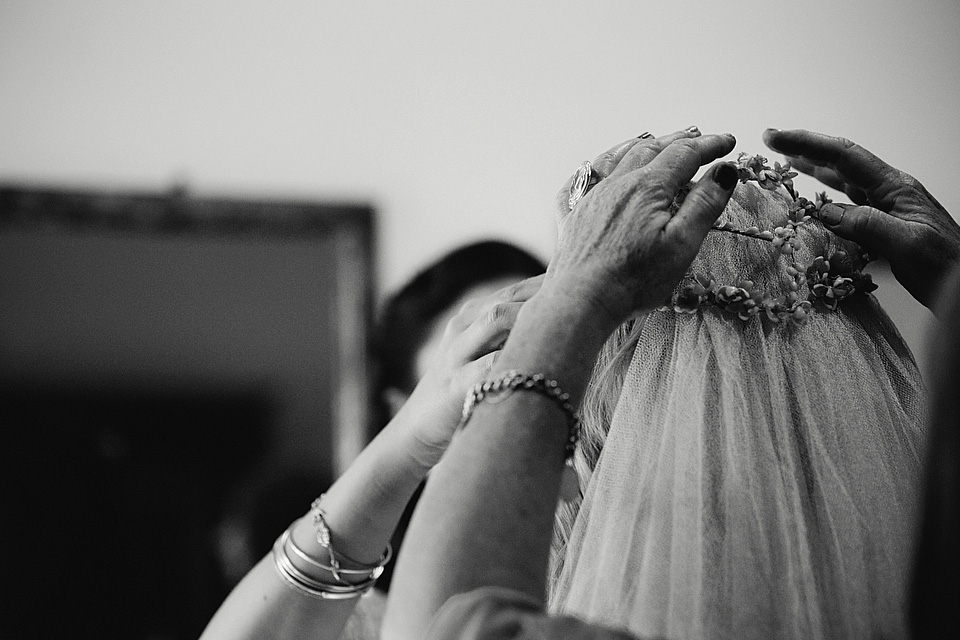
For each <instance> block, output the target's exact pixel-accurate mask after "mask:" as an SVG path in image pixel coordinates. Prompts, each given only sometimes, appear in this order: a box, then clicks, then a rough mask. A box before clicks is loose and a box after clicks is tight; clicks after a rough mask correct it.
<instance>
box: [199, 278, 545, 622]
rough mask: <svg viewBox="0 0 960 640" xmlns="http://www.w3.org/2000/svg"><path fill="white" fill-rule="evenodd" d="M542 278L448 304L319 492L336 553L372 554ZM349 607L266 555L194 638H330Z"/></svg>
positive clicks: (301, 529)
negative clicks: (403, 384) (406, 391)
mask: <svg viewBox="0 0 960 640" xmlns="http://www.w3.org/2000/svg"><path fill="white" fill-rule="evenodd" d="M542 280H543V276H538V277H535V278H530V279H528V280H524V281H522V282H519V283H512V284H510V285H509V286H506V287H503V288H501V289H499V290H498V291H496V292H494V293H489V292H488V293H487V295H485V296H482V297H480V298H476V299H471V300H470V301H468V302H466V303H464V304H463V305H461V306H460V308H459V309H458V310H456V311H455V312H454V314H453V316H452V318H450V320H449V322H447V324H446V328H445V329H444V331H443V333H442V335H441V337H440V338H439V341H438V342H437V344H435V345H433V347H432V348H433V353H432V358H431V363H430V365H429V367H428V368H427V371H426V372H425V373H424V375H423V377H422V378H421V380H420V382H419V384H418V385H417V387H416V389H414V391H413V393H412V394H411V396H410V398H409V399H408V401H407V402H406V403H405V404H404V405H403V407H402V408H401V410H400V411H399V413H398V414H397V415H396V416H395V417H394V419H393V420H391V421H390V423H389V424H388V425H387V426H386V427H385V428H384V429H383V430H382V431H381V432H380V433H379V434H378V435H377V437H376V438H375V439H374V440H373V442H371V443H370V444H369V445H368V446H367V447H366V448H365V449H364V450H363V451H362V452H361V454H360V455H359V456H358V457H357V459H356V460H355V461H354V462H353V463H352V464H351V465H350V467H349V468H348V469H347V471H346V472H345V473H344V474H343V475H342V476H341V477H340V478H339V479H338V480H337V482H336V483H335V484H334V485H333V486H332V487H331V488H330V489H329V490H328V491H327V494H326V497H325V499H324V502H323V506H324V510H325V512H326V521H327V524H328V525H329V527H330V529H331V532H332V535H333V545H334V548H335V549H337V551H338V552H339V553H340V554H343V555H345V556H347V557H350V558H354V559H356V560H358V561H359V562H362V563H365V564H367V563H375V562H376V561H377V560H378V559H379V557H380V554H381V553H383V549H384V548H385V547H386V545H387V543H388V542H389V540H390V537H391V535H392V534H393V531H394V529H395V528H396V525H397V522H398V521H399V519H400V516H401V514H402V513H403V510H404V508H405V507H406V505H407V502H408V501H409V500H410V497H411V495H412V494H413V492H414V491H415V490H416V488H417V487H418V486H419V484H420V482H421V481H422V480H423V478H424V477H425V476H426V474H427V472H428V471H429V470H430V469H431V468H432V467H433V465H434V464H436V462H437V461H438V460H439V459H440V456H441V455H442V453H443V451H444V450H445V449H446V447H447V445H448V444H449V442H450V438H451V437H452V435H453V432H454V430H455V428H456V425H457V422H458V420H459V418H460V408H461V406H462V402H463V397H464V395H465V394H466V392H467V390H468V389H469V388H470V387H472V386H473V385H474V384H476V383H477V382H478V381H480V380H482V379H483V378H484V377H485V376H486V375H487V373H488V371H489V370H490V367H491V366H492V364H493V362H494V359H495V356H496V353H497V351H498V350H499V349H500V347H501V346H502V344H503V342H504V340H505V339H506V337H507V335H508V334H509V332H510V330H511V328H512V327H513V324H514V322H515V321H516V318H517V315H518V311H519V309H520V308H521V307H522V306H523V304H524V303H525V302H526V301H527V300H528V299H529V298H530V297H531V296H533V294H534V293H536V291H537V290H538V289H539V288H540V284H541V282H542ZM277 533H280V532H277ZM292 535H293V537H294V539H295V540H296V541H297V544H298V546H299V547H300V548H301V549H303V550H304V551H306V552H307V553H308V554H309V555H310V556H312V557H313V558H319V559H326V558H327V552H326V549H324V548H323V547H321V546H320V545H319V543H318V542H317V539H316V533H315V531H314V529H313V525H312V521H311V519H310V518H303V519H301V520H299V521H298V522H297V523H296V524H295V525H294V529H293V532H292ZM291 561H293V562H295V563H296V564H297V566H299V567H300V569H301V570H303V571H304V572H306V573H308V574H309V575H313V576H314V577H316V578H319V579H322V580H324V581H326V582H329V583H330V584H336V581H335V580H334V578H333V576H332V575H329V574H327V575H317V574H318V569H317V568H315V567H311V566H310V565H308V564H304V563H303V561H302V560H300V559H299V558H296V557H294V558H291ZM343 566H344V568H349V567H350V566H351V565H350V564H349V563H346V562H344V563H343ZM321 573H322V572H321ZM357 605H358V600H357V599H353V600H320V599H316V598H312V597H310V596H307V595H303V594H302V593H300V592H298V591H296V590H294V589H293V588H291V587H290V586H289V585H287V584H286V583H285V582H284V581H283V580H282V579H281V577H280V576H279V574H278V573H277V569H276V567H275V566H274V563H273V559H272V557H271V555H270V554H268V555H267V556H266V557H264V558H263V559H262V560H261V561H260V562H259V563H258V564H257V566H256V567H254V568H253V569H252V570H251V571H250V572H249V573H248V574H247V575H246V576H245V577H244V579H243V580H242V581H241V582H240V584H239V585H237V587H236V588H234V590H233V591H232V592H231V593H230V595H229V596H228V597H227V599H226V600H225V601H224V603H223V604H222V605H221V606H220V608H219V609H218V610H217V613H216V614H215V615H214V617H213V618H212V619H211V621H210V623H209V624H208V625H207V628H206V630H205V631H204V633H203V635H202V639H203V640H214V639H218V638H229V639H230V640H238V639H242V638H265V637H273V638H280V637H282V638H285V639H288V640H294V639H297V638H304V639H306V638H310V639H311V640H323V639H327V640H332V639H334V638H338V637H339V636H340V634H341V631H342V630H343V628H344V625H345V624H346V622H347V620H348V619H349V618H350V616H351V614H352V613H353V611H354V609H355V607H356V606H357Z"/></svg>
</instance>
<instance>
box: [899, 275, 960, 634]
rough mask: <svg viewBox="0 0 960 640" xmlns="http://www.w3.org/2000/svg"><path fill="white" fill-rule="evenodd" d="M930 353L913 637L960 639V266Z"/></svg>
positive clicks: (947, 288) (944, 294)
mask: <svg viewBox="0 0 960 640" xmlns="http://www.w3.org/2000/svg"><path fill="white" fill-rule="evenodd" d="M940 296H941V299H940V304H939V306H938V312H937V316H938V318H941V319H942V320H941V324H940V326H939V327H938V329H939V330H938V331H937V332H936V333H935V334H932V335H931V336H930V337H931V338H933V339H932V340H931V341H930V344H929V345H928V346H927V348H928V350H929V351H930V355H931V362H932V363H933V364H932V367H931V370H930V373H931V376H930V379H929V381H928V384H929V387H930V424H929V426H928V432H927V436H928V438H929V441H928V443H927V451H926V460H925V477H924V494H923V500H922V501H921V508H920V510H919V511H920V517H919V519H918V521H919V527H918V536H917V549H916V558H915V562H914V569H913V577H912V592H911V595H910V631H911V632H912V635H913V638H915V640H941V639H942V640H948V639H949V640H953V639H954V638H960V269H958V270H955V271H954V273H953V274H952V276H951V277H950V278H948V279H947V281H946V282H945V284H944V286H943V289H942V291H941V294H940Z"/></svg>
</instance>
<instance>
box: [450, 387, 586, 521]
mask: <svg viewBox="0 0 960 640" xmlns="http://www.w3.org/2000/svg"><path fill="white" fill-rule="evenodd" d="M515 391H533V392H534V393H537V394H540V395H542V396H544V397H545V398H547V399H549V400H550V401H551V402H553V403H554V404H555V405H557V406H558V407H559V408H560V410H561V411H563V413H564V416H565V417H566V420H567V441H566V444H565V445H564V460H565V464H564V469H563V477H562V479H561V485H560V497H561V498H562V499H563V500H564V501H565V502H570V501H572V500H575V499H576V498H577V497H579V495H580V484H579V480H578V478H577V472H576V470H575V469H574V467H573V454H574V452H575V451H576V449H577V442H578V441H579V440H580V416H579V415H578V414H577V411H576V409H575V408H574V407H573V404H571V403H570V394H568V393H566V392H564V391H563V390H562V389H561V388H560V385H559V384H558V383H557V381H556V380H551V379H548V378H547V377H545V376H544V375H543V374H542V373H536V374H533V375H529V374H525V373H520V372H519V371H514V370H511V371H508V372H507V373H506V374H504V375H503V376H501V377H499V378H497V379H495V380H487V381H486V382H482V383H479V384H477V385H476V386H474V387H473V389H471V390H470V391H468V392H467V395H466V397H465V398H464V400H463V412H462V413H461V415H460V423H459V424H458V425H457V429H456V431H457V432H459V431H460V430H461V429H463V428H464V427H465V426H466V424H467V422H469V421H470V417H471V416H472V415H473V410H474V409H475V408H476V406H477V405H478V404H479V403H481V402H483V401H484V400H487V401H491V402H497V401H498V400H493V399H494V398H500V397H505V396H509V395H510V394H512V393H513V392H515Z"/></svg>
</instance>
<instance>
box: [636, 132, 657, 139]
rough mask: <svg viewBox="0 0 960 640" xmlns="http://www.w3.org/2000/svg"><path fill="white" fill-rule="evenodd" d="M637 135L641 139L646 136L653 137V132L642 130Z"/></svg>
mask: <svg viewBox="0 0 960 640" xmlns="http://www.w3.org/2000/svg"><path fill="white" fill-rule="evenodd" d="M637 137H638V138H639V139H641V140H646V139H647V138H652V137H653V134H652V133H650V132H649V131H644V132H643V133H641V134H640V135H638V136H637Z"/></svg>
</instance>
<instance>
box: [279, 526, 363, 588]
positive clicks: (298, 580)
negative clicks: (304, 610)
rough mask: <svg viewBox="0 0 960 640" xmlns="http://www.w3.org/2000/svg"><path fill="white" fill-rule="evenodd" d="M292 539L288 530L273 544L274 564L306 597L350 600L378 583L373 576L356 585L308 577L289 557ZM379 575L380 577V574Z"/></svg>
mask: <svg viewBox="0 0 960 640" xmlns="http://www.w3.org/2000/svg"><path fill="white" fill-rule="evenodd" d="M290 537H291V536H290V529H287V530H286V531H284V532H283V533H282V534H280V537H278V538H277V541H276V542H274V543H273V563H274V566H275V567H276V569H277V572H278V573H279V574H280V577H282V578H283V579H284V581H286V582H287V584H289V585H290V586H292V587H293V588H295V589H296V590H297V591H299V592H301V593H303V594H304V595H308V596H311V597H314V598H320V599H322V600H349V599H351V598H359V597H360V596H362V595H363V594H364V593H366V592H367V591H369V590H370V589H371V588H372V587H373V585H374V583H375V582H376V581H377V576H372V575H371V577H369V578H367V579H366V580H364V581H362V582H358V583H356V584H329V583H326V582H323V581H322V580H318V579H316V578H314V577H313V576H310V575H307V574H306V573H304V572H303V571H301V570H300V569H299V568H298V567H297V565H295V564H294V563H293V562H292V561H291V560H290V557H289V556H288V555H287V552H286V547H287V542H288V540H289V539H290ZM377 575H378V576H379V574H377Z"/></svg>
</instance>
